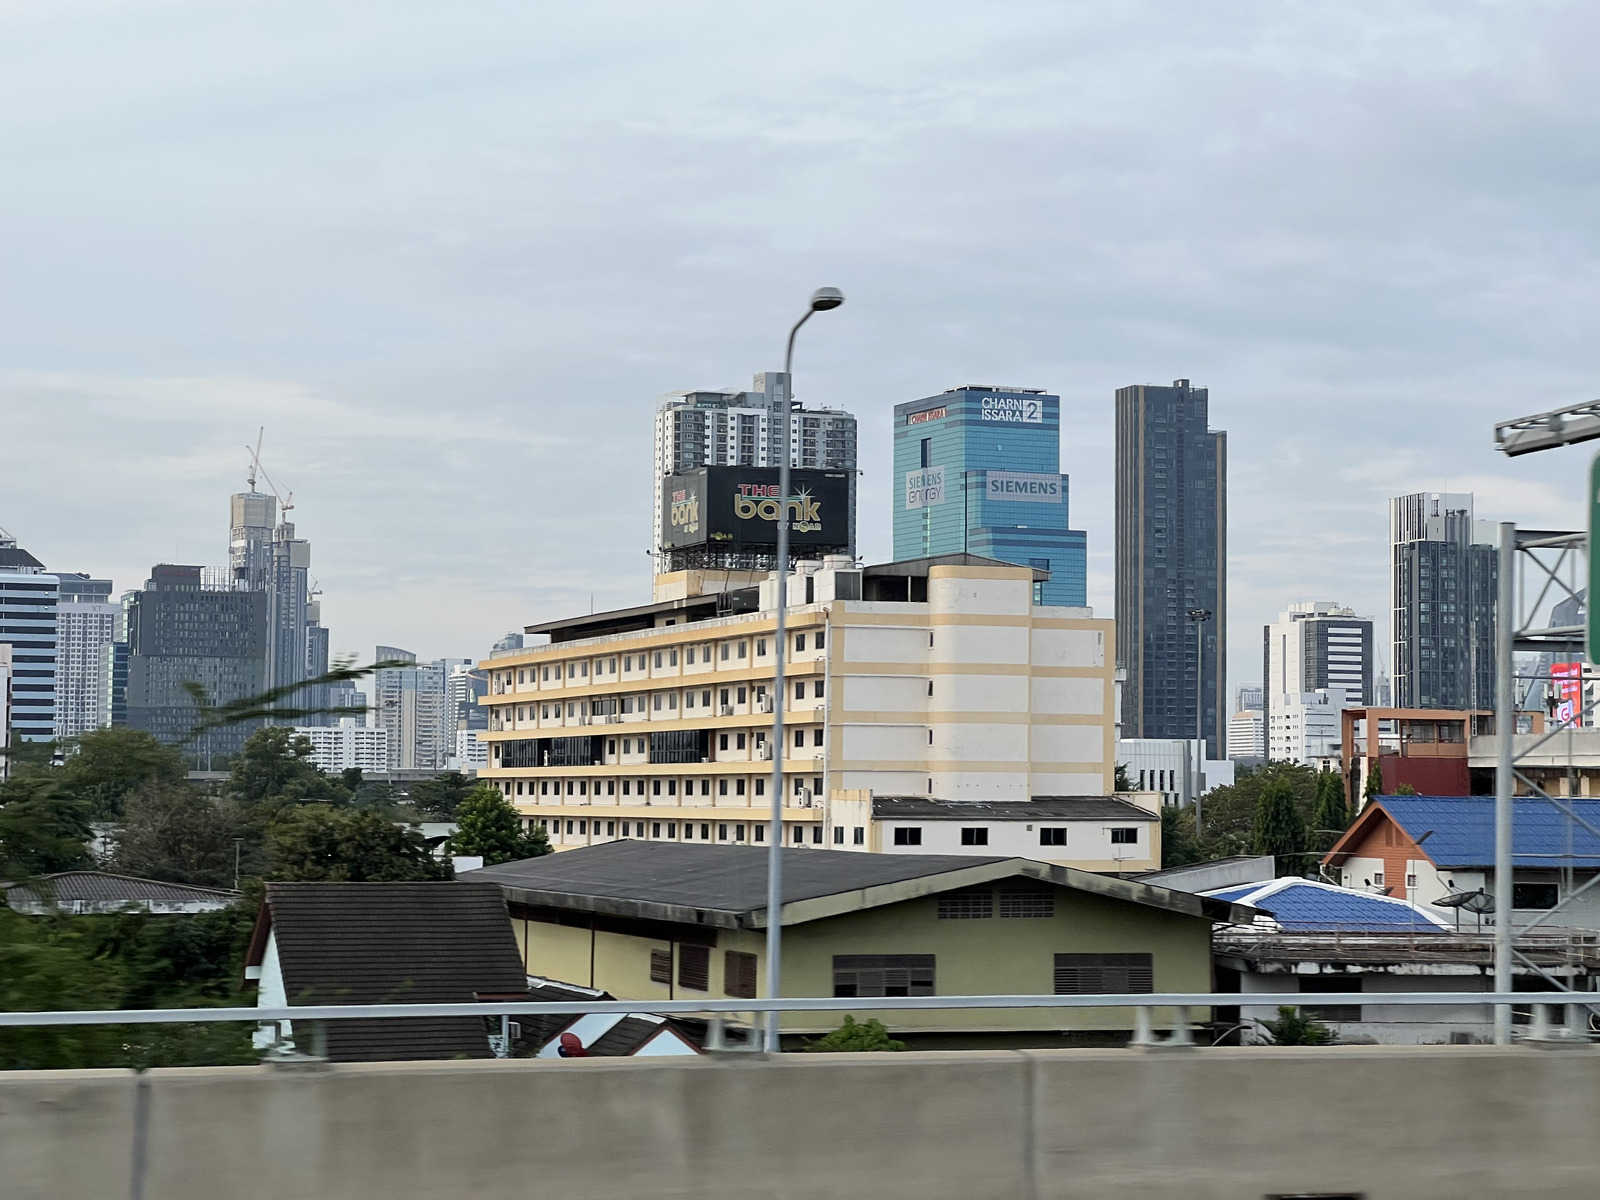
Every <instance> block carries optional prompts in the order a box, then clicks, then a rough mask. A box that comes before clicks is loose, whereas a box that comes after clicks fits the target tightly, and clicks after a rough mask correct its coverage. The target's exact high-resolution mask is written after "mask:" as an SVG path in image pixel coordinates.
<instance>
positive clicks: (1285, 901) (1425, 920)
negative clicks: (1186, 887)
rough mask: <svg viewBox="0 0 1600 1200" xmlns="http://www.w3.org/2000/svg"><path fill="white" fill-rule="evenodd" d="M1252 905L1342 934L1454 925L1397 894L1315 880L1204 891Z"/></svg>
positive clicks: (1277, 918) (1307, 927) (1295, 926)
mask: <svg viewBox="0 0 1600 1200" xmlns="http://www.w3.org/2000/svg"><path fill="white" fill-rule="evenodd" d="M1204 894H1205V895H1207V896H1212V897H1215V898H1216V899H1219V900H1228V901H1231V902H1233V903H1235V904H1248V905H1251V906H1252V907H1255V908H1259V909H1261V910H1262V911H1264V912H1267V913H1270V914H1271V915H1272V920H1273V922H1274V923H1275V924H1276V925H1277V926H1278V927H1279V928H1280V929H1284V930H1292V931H1296V932H1302V933H1303V932H1312V931H1317V932H1330V933H1333V932H1343V933H1391V932H1410V933H1433V932H1440V933H1448V932H1451V931H1452V927H1451V925H1450V924H1449V923H1448V922H1446V921H1445V920H1444V919H1443V918H1442V917H1440V916H1437V915H1435V914H1433V913H1430V912H1428V911H1426V910H1425V909H1424V908H1423V906H1421V905H1419V904H1414V903H1412V902H1411V901H1409V900H1401V899H1398V898H1396V897H1393V896H1377V895H1373V894H1372V893H1371V892H1358V891H1355V890H1354V889H1352V888H1342V887H1336V886H1334V885H1333V884H1331V883H1323V882H1321V881H1320V880H1315V879H1298V878H1288V879H1274V880H1272V881H1271V882H1269V883H1258V884H1253V885H1251V886H1249V887H1227V888H1217V889H1216V890H1215V891H1210V892H1206V893H1204Z"/></svg>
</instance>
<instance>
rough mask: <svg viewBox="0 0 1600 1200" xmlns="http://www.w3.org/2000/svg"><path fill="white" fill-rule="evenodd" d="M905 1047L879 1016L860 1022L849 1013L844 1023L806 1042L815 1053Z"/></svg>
mask: <svg viewBox="0 0 1600 1200" xmlns="http://www.w3.org/2000/svg"><path fill="white" fill-rule="evenodd" d="M905 1048H906V1044H905V1043H904V1042H902V1041H898V1040H896V1039H895V1038H892V1037H890V1036H889V1031H888V1029H886V1028H885V1027H884V1024H883V1022H882V1021H880V1020H878V1018H877V1017H872V1018H869V1019H868V1020H867V1021H866V1022H865V1023H864V1024H860V1023H857V1021H856V1019H855V1018H854V1017H853V1016H851V1015H850V1014H849V1013H846V1014H845V1018H844V1024H843V1025H841V1026H839V1028H837V1029H835V1030H834V1031H833V1032H832V1033H828V1034H824V1035H823V1036H822V1037H819V1038H817V1039H816V1040H815V1041H810V1042H807V1043H806V1049H807V1050H808V1051H810V1052H812V1053H814V1054H864V1053H868V1052H870V1051H876V1050H904V1049H905Z"/></svg>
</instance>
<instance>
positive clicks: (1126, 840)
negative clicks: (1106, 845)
mask: <svg viewBox="0 0 1600 1200" xmlns="http://www.w3.org/2000/svg"><path fill="white" fill-rule="evenodd" d="M1111 844H1112V845H1113V846H1136V845H1138V844H1139V828H1138V826H1134V827H1133V828H1131V829H1126V828H1123V829H1113V830H1112V831H1111Z"/></svg>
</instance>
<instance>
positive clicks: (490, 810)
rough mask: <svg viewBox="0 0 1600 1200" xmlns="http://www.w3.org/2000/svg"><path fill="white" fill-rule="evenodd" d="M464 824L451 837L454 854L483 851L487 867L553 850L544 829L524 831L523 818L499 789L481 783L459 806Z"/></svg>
mask: <svg viewBox="0 0 1600 1200" xmlns="http://www.w3.org/2000/svg"><path fill="white" fill-rule="evenodd" d="M456 820H457V821H458V822H459V825H460V827H459V828H458V829H457V830H456V831H455V833H453V834H452V835H451V836H450V852H451V853H452V854H481V855H482V856H483V862H484V865H485V866H493V865H494V864H495V863H503V862H516V861H518V860H520V859H524V858H538V857H539V856H540V855H541V854H549V853H550V839H549V838H548V837H547V836H545V832H544V830H542V829H534V830H532V831H531V832H529V833H524V832H523V831H522V818H521V817H520V816H519V815H518V814H517V810H516V809H515V808H513V807H512V805H511V801H509V800H507V799H506V798H505V797H504V796H502V795H501V794H500V792H499V790H498V789H497V788H492V787H490V786H488V785H487V784H481V785H479V786H478V787H475V788H473V789H472V791H471V792H469V793H468V794H467V798H466V799H465V800H463V801H462V802H461V804H460V805H459V806H458V807H457V809H456Z"/></svg>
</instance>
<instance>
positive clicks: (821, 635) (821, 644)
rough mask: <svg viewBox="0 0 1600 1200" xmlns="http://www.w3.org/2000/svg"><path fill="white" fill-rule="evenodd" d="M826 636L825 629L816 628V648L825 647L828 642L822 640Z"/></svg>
mask: <svg viewBox="0 0 1600 1200" xmlns="http://www.w3.org/2000/svg"><path fill="white" fill-rule="evenodd" d="M827 636H828V635H827V633H826V632H825V631H823V630H821V629H819V630H817V637H816V646H817V649H818V650H822V649H825V648H826V647H827V644H828V643H827V642H826V641H824V640H823V639H824V638H826V637H827Z"/></svg>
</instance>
